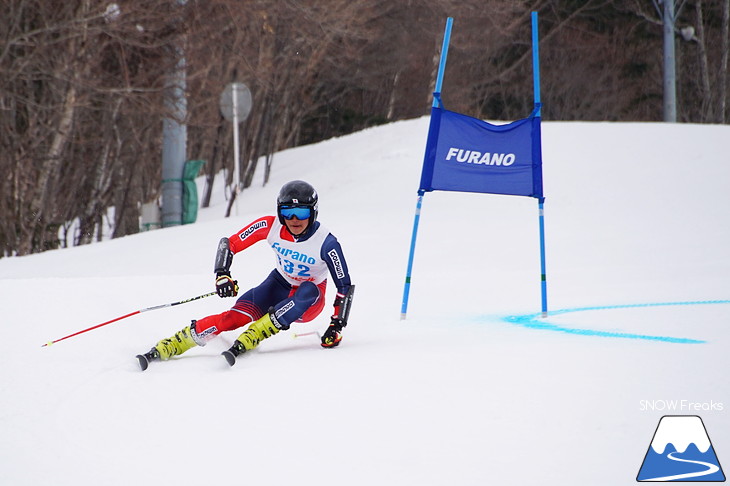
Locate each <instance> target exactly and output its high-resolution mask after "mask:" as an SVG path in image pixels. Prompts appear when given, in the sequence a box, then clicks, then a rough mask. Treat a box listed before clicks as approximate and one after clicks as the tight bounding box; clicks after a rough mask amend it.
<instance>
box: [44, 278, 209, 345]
mask: <svg viewBox="0 0 730 486" xmlns="http://www.w3.org/2000/svg"><path fill="white" fill-rule="evenodd" d="M215 294H216V292H209V293H207V294H203V295H198V296H197V297H192V298H190V299H185V300H181V301H178V302H172V303H170V304H162V305H155V306H152V307H147V308H144V309H140V310H136V311H134V312H130V313H129V314H126V315H123V316H120V317H117V318H115V319H112V320H111V321H106V322H102V323H101V324H97V325H96V326H92V327H90V328H88V329H84V330H83V331H79V332H75V333H73V334H69V335H68V336H64V337H62V338H59V339H56V340H55V341H48V342H47V343H45V344H44V345H42V346H41V347H42V348H43V347H45V346H50V345H51V344H55V343H57V342H59V341H63V340H64V339H68V338H72V337H74V336H78V335H79V334H83V333H85V332H89V331H93V330H94V329H98V328H100V327H103V326H106V325H107V324H111V323H112V322H117V321H121V320H122V319H126V318H127V317H132V316H134V315H137V314H141V313H143V312H147V311H152V310H157V309H164V308H165V307H172V306H175V305H180V304H187V303H188V302H192V301H194V300H198V299H204V298H206V297H210V296H211V295H215Z"/></svg>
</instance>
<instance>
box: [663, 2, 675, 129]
mask: <svg viewBox="0 0 730 486" xmlns="http://www.w3.org/2000/svg"><path fill="white" fill-rule="evenodd" d="M659 1H660V2H661V3H663V4H664V5H663V6H662V7H663V8H662V22H663V26H664V121H665V122H670V123H675V122H676V121H677V68H676V63H677V60H676V57H675V54H674V24H675V21H676V20H677V17H676V16H675V15H674V0H659Z"/></svg>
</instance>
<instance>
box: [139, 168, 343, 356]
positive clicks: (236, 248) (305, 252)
mask: <svg viewBox="0 0 730 486" xmlns="http://www.w3.org/2000/svg"><path fill="white" fill-rule="evenodd" d="M318 202H319V201H318V196H317V192H316V191H315V190H314V188H313V187H312V186H311V185H310V184H308V183H306V182H304V181H291V182H289V183H287V184H285V185H284V186H283V187H282V189H281V191H280V192H279V196H278V198H277V216H264V217H261V218H259V219H257V220H255V221H253V222H252V223H250V224H249V225H247V226H245V227H244V228H242V229H241V230H240V231H238V232H237V233H236V234H234V235H232V236H230V237H228V238H222V239H221V241H220V243H219V244H218V250H217V253H216V259H215V273H216V291H217V293H218V295H219V296H220V297H233V296H237V295H238V283H237V281H235V280H233V279H232V278H231V272H230V267H231V263H232V262H233V255H234V254H236V253H238V252H240V251H243V250H245V249H246V248H249V247H250V246H251V245H253V244H254V243H257V242H259V241H263V240H266V241H267V243H268V244H269V245H270V246H271V248H272V249H273V250H274V253H275V254H276V260H277V265H276V268H275V269H274V270H273V271H272V272H271V273H270V274H269V275H268V276H267V277H266V279H264V281H263V282H262V283H261V284H259V285H258V286H257V287H254V288H252V289H249V290H248V291H246V292H244V293H243V294H242V295H241V296H240V297H239V298H238V300H237V301H236V303H235V304H234V305H233V307H232V308H231V309H230V310H228V311H226V312H223V313H222V314H216V315H211V316H208V317H204V318H202V319H199V320H197V321H196V320H194V321H192V323H191V324H190V325H189V326H186V327H185V328H184V329H182V330H181V331H179V332H177V333H176V334H175V335H174V336H172V337H170V338H168V339H163V340H161V341H159V342H158V343H157V344H156V345H155V347H153V348H152V349H151V350H150V351H149V352H148V353H145V354H144V355H139V356H138V359H140V365H141V366H142V369H143V370H144V369H146V367H147V364H148V363H149V361H152V360H157V359H160V360H168V359H170V358H171V357H172V356H177V355H180V354H182V353H184V352H185V351H187V350H188V349H190V348H192V347H193V346H196V345H198V346H204V345H205V344H206V343H207V341H209V340H210V339H212V338H213V337H215V336H217V335H218V334H220V333H221V332H224V331H232V330H234V329H238V328H240V327H243V326H246V325H248V324H250V326H249V327H248V329H247V330H246V331H244V332H243V333H242V334H241V335H240V336H239V337H238V338H237V339H236V340H235V342H234V344H233V346H232V347H231V348H230V349H229V350H228V351H225V352H224V353H223V355H224V356H226V359H227V360H228V362H229V364H231V365H233V364H234V363H235V357H237V356H239V355H240V354H242V353H245V352H246V351H250V350H252V349H254V348H255V347H256V346H258V344H259V343H260V342H261V341H262V340H264V339H266V338H268V337H270V336H272V335H274V334H277V333H278V332H279V331H282V330H287V329H289V327H290V326H291V324H292V323H294V322H309V321H311V320H313V319H314V318H315V317H317V316H318V315H319V314H320V313H321V312H322V310H323V309H324V305H325V290H326V287H327V277H328V275H329V276H331V277H332V281H333V284H334V285H335V286H336V288H337V296H336V298H335V301H334V313H333V315H332V316H331V319H330V324H329V327H328V328H327V330H326V331H325V333H324V334H323V335H322V338H321V345H322V347H325V348H333V347H335V346H337V345H338V344H339V343H340V341H341V340H342V329H343V328H344V327H345V326H346V325H347V319H348V315H349V310H350V304H351V302H352V297H353V294H354V288H355V286H354V285H352V284H351V281H350V274H349V272H348V268H347V263H346V261H345V257H344V255H343V253H342V248H341V246H340V244H339V242H338V241H337V239H336V238H335V237H334V235H332V233H330V232H329V230H328V229H327V228H325V227H324V226H323V225H322V224H320V222H319V221H317V208H318ZM143 358H144V359H143ZM145 361H146V363H145Z"/></svg>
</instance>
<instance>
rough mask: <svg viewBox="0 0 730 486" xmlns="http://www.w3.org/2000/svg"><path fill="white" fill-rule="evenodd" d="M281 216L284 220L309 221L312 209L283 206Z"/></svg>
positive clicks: (280, 211)
mask: <svg viewBox="0 0 730 486" xmlns="http://www.w3.org/2000/svg"><path fill="white" fill-rule="evenodd" d="M279 214H281V217H282V218H284V219H292V218H297V219H301V220H304V219H309V217H310V216H311V215H312V209H311V208H308V207H306V206H282V207H280V208H279Z"/></svg>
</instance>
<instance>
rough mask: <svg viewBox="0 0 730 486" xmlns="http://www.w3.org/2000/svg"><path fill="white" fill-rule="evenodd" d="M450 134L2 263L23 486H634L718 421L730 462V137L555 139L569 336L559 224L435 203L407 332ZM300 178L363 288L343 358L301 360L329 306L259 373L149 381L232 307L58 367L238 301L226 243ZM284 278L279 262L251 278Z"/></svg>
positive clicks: (314, 355) (214, 347)
mask: <svg viewBox="0 0 730 486" xmlns="http://www.w3.org/2000/svg"><path fill="white" fill-rule="evenodd" d="M427 130H428V118H421V119H415V120H409V121H403V122H398V123H393V124H390V125H386V126H381V127H377V128H372V129H368V130H365V131H362V132H359V133H355V134H352V135H349V136H345V137H341V138H337V139H333V140H328V141H325V142H322V143H318V144H314V145H309V146H305V147H299V148H296V149H292V150H287V151H284V152H281V153H278V154H276V156H275V159H274V164H273V168H272V173H271V179H270V181H269V183H268V184H266V185H265V186H264V185H263V175H262V174H261V173H257V174H256V177H255V181H254V184H253V186H252V187H251V188H248V189H246V190H245V191H244V192H243V194H242V196H241V197H240V200H239V202H238V204H237V206H236V207H235V208H234V211H233V215H232V216H231V217H229V218H225V217H224V213H225V208H226V204H227V201H226V200H225V191H224V190H223V189H222V187H218V186H220V185H221V182H220V180H221V179H222V178H221V177H218V182H217V185H216V190H215V196H214V200H213V203H212V205H211V207H210V208H206V209H202V210H201V211H200V213H199V217H198V222H197V223H195V224H192V225H187V226H182V227H174V228H168V229H163V230H155V231H149V232H145V233H141V234H138V235H134V236H129V237H125V238H120V239H116V240H111V241H105V242H103V243H98V244H93V245H89V246H84V247H75V248H69V249H63V250H57V251H50V252H46V253H42V254H38V255H31V256H25V257H16V258H3V259H0V295H2V310H0V316H1V322H2V326H3V328H2V329H3V336H4V338H5V340H4V342H5V346H4V347H3V351H2V353H0V391H1V393H0V484H2V485H8V486H11V485H12V486H22V485H28V486H38V485H54V486H63V485H74V486H87V485H88V486H91V485H94V486H97V485H107V486H115V485H119V486H122V485H123V486H129V485H133V484H175V485H214V484H242V485H256V486H263V485H284V484H297V485H317V486H320V485H338V486H339V485H348V486H350V485H368V486H371V485H376V484H393V485H419V486H423V485H480V486H483V485H486V484H490V485H520V486H524V485H540V486H545V485H591V486H596V485H606V486H616V485H631V484H635V477H636V474H637V472H638V470H639V468H640V466H641V463H642V460H643V458H644V456H645V454H646V452H647V448H648V447H649V444H650V443H651V441H652V436H653V433H654V431H655V430H656V427H657V424H658V422H659V419H660V418H661V417H662V416H663V415H698V416H701V417H702V420H703V422H704V424H705V426H706V427H707V432H708V434H709V437H710V439H711V440H712V443H713V446H714V449H715V451H716V452H717V455H718V458H719V460H720V462H721V463H722V464H724V463H727V464H730V413H729V411H730V393H729V392H730V380H728V377H727V373H728V369H730V329H729V328H730V218H729V214H730V213H729V211H730V191H728V181H730V160H729V159H728V155H727V144H728V140H730V126H710V125H703V126H700V125H685V124H658V123H657V124H654V123H646V124H618V123H557V122H552V123H551V122H545V123H543V160H544V185H545V195H546V198H547V199H546V202H545V225H546V253H547V287H548V299H549V310H550V313H549V315H548V316H547V317H546V318H543V317H541V316H540V260H539V255H540V252H539V236H538V235H539V231H538V228H539V225H538V205H537V202H536V200H535V199H531V198H524V197H515V196H496V195H484V194H467V193H454V192H435V193H428V194H426V195H425V197H424V201H423V211H422V213H421V221H420V229H419V234H418V242H417V245H416V252H415V262H414V270H413V275H412V286H411V292H410V302H409V308H408V316H407V319H406V320H404V321H402V320H400V310H401V301H402V295H403V284H404V281H405V273H406V264H407V260H408V253H409V247H410V240H411V232H412V228H413V220H414V213H415V207H416V191H417V189H418V182H419V178H420V171H421V164H422V159H423V152H424V147H425V139H426V133H427ZM291 179H304V180H306V181H309V182H310V183H312V184H313V185H314V186H315V187H316V188H317V189H318V191H319V194H320V220H321V221H322V222H323V223H324V224H325V225H327V227H329V228H330V229H331V230H332V231H333V233H334V234H335V235H336V236H337V238H338V239H339V241H340V242H341V244H342V246H343V249H344V252H345V256H346V258H347V261H348V264H349V267H350V272H351V274H352V278H353V282H354V283H355V284H356V286H357V291H356V295H355V299H354V303H353V307H352V313H351V316H350V323H349V325H348V327H347V328H346V329H345V333H344V339H343V341H342V344H341V346H340V347H338V348H336V349H332V350H325V349H322V348H321V347H320V346H319V341H318V339H317V337H316V335H313V334H309V335H305V336H299V337H296V336H295V335H296V334H303V333H307V332H312V331H319V332H321V331H322V330H323V329H324V328H325V327H326V325H327V323H328V316H329V314H330V309H331V307H330V306H329V303H328V306H327V308H326V311H325V312H324V313H323V314H322V316H320V318H319V319H317V320H316V321H314V323H311V324H303V325H298V326H295V327H293V328H292V330H290V331H289V332H282V333H279V334H278V335H276V336H274V337H272V338H271V339H268V340H267V341H265V342H263V343H262V344H261V345H260V347H259V348H258V349H257V350H256V351H254V352H251V353H249V354H248V355H246V356H245V357H243V358H242V359H240V360H239V362H238V363H237V364H236V366H235V367H232V368H229V367H228V365H227V364H226V362H225V360H224V359H223V358H222V357H221V356H220V353H221V351H223V350H224V349H227V348H228V347H229V346H230V345H231V343H232V341H233V339H235V338H236V337H237V335H238V332H231V333H226V334H224V335H222V336H220V337H219V338H217V339H216V340H214V341H212V342H210V343H209V344H208V345H207V346H205V347H202V348H196V349H193V350H191V351H189V352H188V353H186V354H185V355H183V356H181V357H179V358H175V359H173V360H171V361H168V362H164V363H161V362H155V363H152V364H151V366H150V368H149V369H148V370H147V371H145V372H144V373H142V372H140V370H139V368H138V366H137V362H136V359H135V355H136V354H138V353H141V352H144V351H147V350H149V349H150V347H151V346H152V345H154V344H155V343H156V342H157V341H158V340H159V339H161V338H165V337H169V336H171V335H172V334H173V333H175V332H176V331H178V330H180V329H181V328H182V327H184V326H185V325H187V324H188V323H189V322H190V320H191V319H197V318H201V317H204V316H206V315H209V314H213V313H220V312H223V311H225V310H226V309H228V308H229V307H230V306H231V305H232V304H233V299H220V298H218V297H217V296H213V297H209V298H206V299H202V300H198V301H195V302H191V303H188V304H185V305H179V306H175V307H170V308H164V309H161V310H155V311H151V312H145V313H142V314H139V315H135V316H133V317H129V318H127V319H123V320H121V321H118V322H115V323H113V324H110V325H107V326H103V327H100V328H98V329H95V330H93V331H90V332H87V333H84V334H80V335H78V336H76V337H73V338H70V339H67V340H64V341H61V342H58V343H56V344H54V345H52V346H46V347H42V345H43V344H44V343H47V342H48V341H51V340H54V339H58V338H61V337H63V336H66V335H69V334H72V333H74V332H77V331H79V330H82V329H85V328H89V327H91V326H94V325H96V324H99V323H103V322H105V321H108V320H110V319H113V318H116V317H119V316H122V315H125V314H128V313H130V312H133V311H135V310H139V309H143V308H147V307H150V306H155V305H159V304H165V303H171V302H176V301H179V300H182V299H187V298H189V297H194V296H197V295H201V294H204V293H207V292H209V291H211V290H213V281H214V279H213V273H212V269H213V260H214V255H215V249H216V246H217V243H218V240H219V239H220V238H221V237H222V236H229V235H231V234H233V233H235V232H236V231H237V230H239V229H240V228H241V227H243V225H245V224H247V223H248V222H250V221H252V220H253V219H255V218H257V217H259V216H261V215H264V214H273V212H274V210H275V207H274V206H275V204H274V202H275V197H276V194H277V192H278V190H279V188H280V187H281V185H282V184H284V183H285V182H286V181H288V180H291ZM202 184H203V182H202V179H201V181H200V189H201V190H202ZM274 258H275V257H274V254H273V252H272V251H271V249H270V248H268V247H267V246H266V244H265V243H259V244H258V245H256V246H255V247H253V248H251V249H250V250H247V251H246V252H244V253H240V254H238V255H236V257H235V259H234V263H233V267H232V273H233V276H234V278H236V279H237V280H238V281H239V284H240V285H241V286H242V287H243V288H248V287H251V286H254V285H257V284H258V283H259V282H260V281H261V280H262V279H263V278H264V277H265V276H266V275H267V273H268V272H269V271H270V270H271V268H272V267H273V265H274ZM332 298H333V289H332V288H329V289H328V302H331V301H332ZM726 474H727V471H726Z"/></svg>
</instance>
